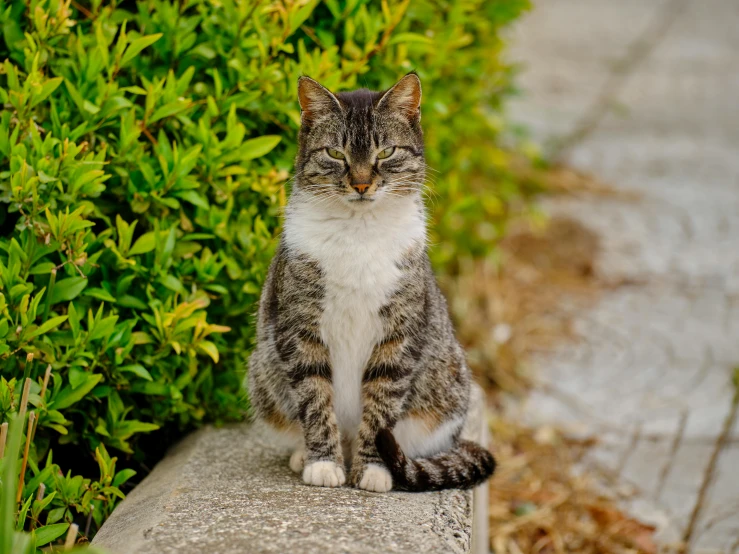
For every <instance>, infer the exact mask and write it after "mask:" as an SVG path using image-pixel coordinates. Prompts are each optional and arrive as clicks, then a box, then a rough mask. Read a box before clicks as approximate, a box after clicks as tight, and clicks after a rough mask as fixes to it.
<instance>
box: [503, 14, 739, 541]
mask: <svg viewBox="0 0 739 554" xmlns="http://www.w3.org/2000/svg"><path fill="white" fill-rule="evenodd" d="M537 4H538V6H537V9H536V10H535V11H534V12H532V14H531V15H530V16H528V17H527V18H525V19H524V21H523V22H522V24H521V25H520V27H519V28H518V29H517V30H516V32H515V39H514V40H515V43H514V46H515V48H514V56H515V59H518V60H522V61H523V63H524V64H525V72H524V73H523V75H522V76H521V77H522V78H521V79H520V80H519V82H520V84H521V88H522V90H523V91H525V94H526V96H524V97H522V98H521V99H520V100H518V101H516V102H514V105H513V106H512V108H513V114H514V117H515V119H517V120H518V121H522V122H524V123H526V124H527V125H528V126H529V128H531V129H532V130H533V132H534V136H535V138H536V139H537V140H538V141H540V142H543V143H544V144H559V145H560V147H561V148H562V150H561V152H560V153H561V159H562V160H563V161H565V162H566V163H568V164H570V165H572V166H574V167H576V168H578V169H581V170H583V171H587V172H589V173H592V174H594V175H596V176H598V177H599V178H600V179H601V180H604V181H605V182H606V183H608V184H610V185H611V186H613V187H614V188H616V189H618V190H622V191H629V192H634V193H636V195H635V196H636V197H637V199H633V198H632V199H631V200H629V199H628V198H626V197H627V196H631V195H624V198H619V197H604V196H598V197H587V196H584V197H581V198H559V199H555V200H553V201H550V202H549V203H548V204H547V206H546V207H547V209H548V211H549V212H550V213H553V214H564V215H567V216H570V217H573V218H576V219H577V220H579V221H581V222H582V223H584V224H585V225H587V226H588V227H590V228H591V229H594V230H596V231H597V232H599V233H600V235H601V237H602V241H603V252H602V255H601V257H600V259H599V260H598V261H597V272H598V274H599V275H600V276H602V277H603V278H604V279H606V280H608V281H619V280H623V282H625V283H627V284H625V285H623V286H621V287H618V288H616V289H615V290H613V291H611V292H608V293H606V294H605V296H604V298H603V299H602V301H601V302H599V303H598V305H597V306H595V307H594V308H593V309H592V310H591V311H590V312H589V313H585V314H580V315H579V316H578V317H577V320H576V329H577V331H578V334H579V335H580V336H581V338H582V340H581V341H580V342H579V343H578V344H576V345H574V346H573V345H565V346H563V347H562V348H561V349H560V350H558V351H556V352H554V353H553V354H551V355H547V356H545V357H543V358H542V359H540V360H538V366H539V368H540V374H541V379H542V381H543V383H542V386H541V388H540V389H539V390H538V391H536V392H535V393H534V394H533V395H532V396H531V398H530V400H529V401H528V403H527V405H526V407H525V409H526V411H527V417H530V418H533V419H536V420H538V421H555V422H557V423H559V424H563V425H566V426H569V427H570V428H571V429H572V430H574V431H577V432H582V433H591V434H594V435H597V436H598V437H599V438H600V439H601V442H600V445H599V446H598V447H596V448H595V449H594V451H593V452H592V455H591V457H590V458H589V461H588V463H590V464H592V465H594V466H598V467H601V468H605V469H606V470H607V471H608V472H610V474H611V475H612V476H613V477H615V478H616V480H617V482H619V483H620V484H621V487H622V488H624V487H629V486H633V488H634V490H635V491H636V495H635V497H634V500H633V501H632V503H631V506H630V507H631V509H632V510H634V511H636V512H637V513H640V514H641V515H642V516H645V517H649V518H652V519H655V520H657V522H658V523H660V525H661V527H663V530H662V532H661V535H660V536H661V538H662V539H663V540H665V541H667V542H670V541H680V540H685V541H686V543H687V544H688V545H689V551H690V552H695V553H709V552H726V553H737V552H739V422H737V419H738V418H737V409H736V402H735V400H734V394H735V393H734V390H735V389H734V386H733V384H732V373H733V371H734V368H735V367H736V366H739V2H737V0H619V1H617V2H616V1H613V0H558V1H556V2H555V1H554V0H540V1H539V2H538V3H537ZM552 140H554V143H552V142H551V141H552Z"/></svg>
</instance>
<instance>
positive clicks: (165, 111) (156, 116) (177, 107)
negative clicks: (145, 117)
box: [149, 100, 191, 123]
mask: <svg viewBox="0 0 739 554" xmlns="http://www.w3.org/2000/svg"><path fill="white" fill-rule="evenodd" d="M190 106H191V103H190V102H188V101H187V100H175V101H174V102H170V103H169V104H165V105H164V106H161V107H159V108H158V109H157V110H156V111H155V112H154V113H153V114H152V116H151V117H150V118H149V122H150V123H154V122H155V121H159V120H160V119H164V118H165V117H170V116H172V115H175V114H176V113H179V112H181V111H184V110H186V109H187V108H189V107H190Z"/></svg>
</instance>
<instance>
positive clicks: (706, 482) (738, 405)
mask: <svg viewBox="0 0 739 554" xmlns="http://www.w3.org/2000/svg"><path fill="white" fill-rule="evenodd" d="M737 411H739V386H737V388H736V390H735V391H734V399H733V400H732V403H731V410H729V413H728V415H727V416H726V419H725V420H724V425H723V428H722V429H721V434H720V435H719V436H718V438H717V439H716V444H715V446H714V449H713V452H712V453H711V458H710V460H709V461H708V466H706V470H705V472H704V473H703V481H702V482H701V488H700V490H699V491H698V498H697V499H696V501H695V504H694V505H693V512H692V513H691V515H690V520H689V522H688V526H687V527H686V528H685V532H684V533H683V542H684V543H685V544H686V545H687V550H686V551H687V552H690V544H691V540H692V539H693V533H694V532H695V529H696V525H697V523H698V518H699V517H700V515H701V511H702V509H703V502H704V500H705V498H706V494H707V493H708V489H709V487H710V486H711V482H712V481H713V476H714V473H715V471H716V464H717V463H718V459H719V456H720V455H721V452H722V451H723V450H724V448H725V447H726V444H727V442H728V440H729V437H730V436H731V429H732V427H733V426H734V421H735V420H736V415H737ZM732 550H736V544H735V545H734V547H732Z"/></svg>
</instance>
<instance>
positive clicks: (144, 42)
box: [120, 33, 162, 67]
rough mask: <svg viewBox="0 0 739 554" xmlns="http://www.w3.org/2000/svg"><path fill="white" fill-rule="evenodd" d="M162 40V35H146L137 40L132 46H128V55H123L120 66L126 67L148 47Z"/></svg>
mask: <svg viewBox="0 0 739 554" xmlns="http://www.w3.org/2000/svg"><path fill="white" fill-rule="evenodd" d="M160 38H162V33H157V34H155V35H146V36H143V37H140V38H137V39H136V40H134V41H133V42H131V44H129V45H128V48H126V53H125V54H123V58H122V59H121V64H120V66H121V67H124V66H125V65H127V64H128V63H129V62H130V61H131V60H133V59H134V58H135V57H136V56H138V54H139V52H141V51H142V50H143V49H144V48H146V47H147V46H150V45H151V44H154V43H155V42H156V41H158V40H159V39H160Z"/></svg>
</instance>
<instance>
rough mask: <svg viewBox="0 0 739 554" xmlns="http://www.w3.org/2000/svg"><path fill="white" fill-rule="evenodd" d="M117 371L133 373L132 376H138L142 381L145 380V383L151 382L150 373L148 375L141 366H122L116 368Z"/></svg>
mask: <svg viewBox="0 0 739 554" xmlns="http://www.w3.org/2000/svg"><path fill="white" fill-rule="evenodd" d="M118 371H127V372H130V373H133V374H134V375H138V376H139V377H141V378H142V379H146V380H147V381H152V380H153V379H152V378H151V373H149V372H148V371H147V370H146V368H145V367H144V366H142V365H141V364H130V365H124V366H121V367H119V368H118Z"/></svg>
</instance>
